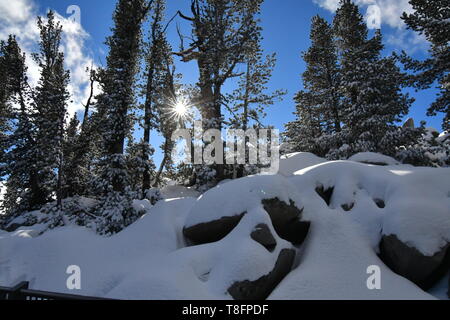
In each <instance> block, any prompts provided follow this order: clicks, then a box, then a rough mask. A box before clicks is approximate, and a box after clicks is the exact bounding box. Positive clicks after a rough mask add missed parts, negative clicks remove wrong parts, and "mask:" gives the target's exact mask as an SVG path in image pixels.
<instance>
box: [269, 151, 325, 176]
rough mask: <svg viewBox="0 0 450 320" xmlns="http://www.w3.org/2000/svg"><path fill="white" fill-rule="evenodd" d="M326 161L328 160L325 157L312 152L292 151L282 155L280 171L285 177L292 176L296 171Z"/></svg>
mask: <svg viewBox="0 0 450 320" xmlns="http://www.w3.org/2000/svg"><path fill="white" fill-rule="evenodd" d="M324 162H326V160H325V159H323V158H319V157H317V156H316V155H314V154H312V153H307V152H297V153H291V154H287V155H284V156H282V157H281V159H280V169H279V171H278V173H279V174H281V175H283V176H285V177H289V176H292V175H293V174H294V172H295V171H298V170H300V169H304V168H308V167H311V166H314V165H316V164H320V163H324Z"/></svg>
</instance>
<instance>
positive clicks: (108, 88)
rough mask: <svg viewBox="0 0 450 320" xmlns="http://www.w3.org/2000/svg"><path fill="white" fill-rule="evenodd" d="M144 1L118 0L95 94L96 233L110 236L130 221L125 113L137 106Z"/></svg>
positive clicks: (133, 214)
mask: <svg viewBox="0 0 450 320" xmlns="http://www.w3.org/2000/svg"><path fill="white" fill-rule="evenodd" d="M146 4H147V3H146V1H144V0H134V1H131V0H119V1H118V3H117V5H116V8H115V11H114V15H113V21H114V26H113V28H112V35H111V36H110V37H109V38H108V39H107V41H106V44H107V45H108V47H109V54H108V57H107V65H106V68H105V69H104V70H101V71H99V81H100V84H101V87H102V94H100V95H99V96H97V113H98V115H97V121H96V124H97V125H98V127H97V129H99V132H101V135H102V136H103V150H102V158H101V164H100V168H99V170H100V171H101V179H100V181H101V183H100V186H99V187H100V189H101V191H102V194H103V195H104V197H103V201H102V203H101V210H100V214H101V215H102V216H103V218H104V221H103V224H102V225H101V226H100V230H99V232H101V233H105V234H110V233H114V232H118V231H120V230H121V229H122V228H123V227H124V226H127V225H129V224H130V223H132V222H134V220H135V219H136V218H137V217H136V212H134V209H133V208H132V205H131V201H132V200H131V194H129V192H130V191H131V190H130V188H129V184H130V181H129V178H130V177H129V175H128V172H127V168H126V155H125V153H124V151H125V150H124V149H125V139H126V138H127V137H128V136H129V132H130V130H131V128H132V126H133V124H132V122H131V121H130V120H131V119H132V117H130V115H129V111H130V110H131V109H132V107H133V106H134V105H135V84H136V75H137V73H138V67H139V56H140V44H141V33H142V31H141V28H142V23H143V20H144V18H145V16H146V14H147V12H148V10H149V7H148V6H147V5H146Z"/></svg>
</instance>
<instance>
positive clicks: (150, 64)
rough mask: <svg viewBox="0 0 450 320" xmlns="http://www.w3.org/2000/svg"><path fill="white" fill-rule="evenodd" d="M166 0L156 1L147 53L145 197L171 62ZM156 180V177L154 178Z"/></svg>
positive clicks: (143, 183)
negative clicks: (160, 99) (152, 140)
mask: <svg viewBox="0 0 450 320" xmlns="http://www.w3.org/2000/svg"><path fill="white" fill-rule="evenodd" d="M165 4H166V1H165V0H156V1H155V2H154V4H153V6H152V18H151V19H152V20H151V21H152V22H151V26H150V36H149V41H148V43H147V52H146V83H145V86H144V94H145V103H144V106H143V108H144V119H143V123H142V127H143V129H144V137H143V140H142V142H141V149H142V158H141V162H142V166H143V174H142V194H143V196H145V194H146V193H147V191H148V190H149V189H150V188H151V186H152V181H151V180H152V175H151V171H152V169H154V164H153V161H152V160H151V155H152V154H153V153H154V149H153V148H151V145H150V135H151V130H152V129H155V128H157V127H158V123H157V122H158V120H157V118H158V115H157V111H156V106H155V104H156V103H157V100H158V96H159V94H160V91H161V87H162V83H163V82H164V74H165V72H166V69H167V64H170V63H171V51H172V49H171V47H170V45H169V43H168V42H167V39H166V34H165V28H163V26H162V23H163V21H164V13H165V7H166V6H165ZM153 178H154V177H153Z"/></svg>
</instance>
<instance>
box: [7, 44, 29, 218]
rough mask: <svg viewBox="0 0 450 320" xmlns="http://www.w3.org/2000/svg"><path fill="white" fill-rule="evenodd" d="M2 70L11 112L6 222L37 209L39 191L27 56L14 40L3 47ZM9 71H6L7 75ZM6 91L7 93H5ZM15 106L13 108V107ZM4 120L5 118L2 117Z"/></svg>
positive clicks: (8, 140) (9, 112)
mask: <svg viewBox="0 0 450 320" xmlns="http://www.w3.org/2000/svg"><path fill="white" fill-rule="evenodd" d="M0 69H1V70H2V73H1V76H2V83H3V85H2V88H1V89H0V91H1V92H2V96H3V97H5V96H4V94H5V93H6V92H7V98H6V99H5V98H3V99H2V106H1V107H2V110H7V111H8V118H6V120H8V124H9V125H10V128H9V129H10V134H9V135H8V136H7V137H6V141H4V142H5V145H6V146H7V147H5V149H3V152H4V154H3V157H2V162H3V168H4V172H5V173H6V174H7V175H8V180H7V182H6V193H5V196H4V201H3V203H2V207H3V209H4V211H5V213H6V219H5V220H6V222H8V221H10V220H11V219H13V218H15V217H16V216H18V215H20V214H21V213H23V212H25V211H30V210H32V209H36V207H35V204H34V203H33V201H32V191H33V190H36V188H37V172H36V169H35V167H36V163H35V161H36V159H35V158H34V156H33V152H32V150H33V146H34V145H35V139H34V134H35V130H34V129H35V128H34V126H33V123H32V113H31V110H30V109H31V106H30V98H31V96H32V93H31V91H30V88H29V85H28V78H27V67H26V59H25V54H23V53H22V50H21V49H20V47H19V45H18V43H17V41H16V39H15V37H13V36H10V37H9V39H8V41H7V43H2V44H1V54H0ZM5 71H6V72H5ZM5 89H7V90H5ZM13 105H14V107H13ZM3 119H4V118H3Z"/></svg>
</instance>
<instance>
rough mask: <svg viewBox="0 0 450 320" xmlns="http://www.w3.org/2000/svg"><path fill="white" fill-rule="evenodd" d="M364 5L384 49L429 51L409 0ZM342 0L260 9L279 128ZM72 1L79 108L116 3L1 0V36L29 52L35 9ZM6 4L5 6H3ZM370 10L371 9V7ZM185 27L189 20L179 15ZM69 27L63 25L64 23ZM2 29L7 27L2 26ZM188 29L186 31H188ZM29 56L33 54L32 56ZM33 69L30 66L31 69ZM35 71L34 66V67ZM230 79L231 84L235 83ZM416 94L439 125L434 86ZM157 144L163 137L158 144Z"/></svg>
mask: <svg viewBox="0 0 450 320" xmlns="http://www.w3.org/2000/svg"><path fill="white" fill-rule="evenodd" d="M356 1H357V2H358V3H359V4H360V5H361V11H362V13H363V14H366V12H369V13H370V12H372V13H373V12H374V11H373V9H374V8H373V7H374V6H375V9H377V10H378V11H377V10H375V18H377V19H378V20H377V23H379V24H380V26H381V29H382V32H383V35H384V38H385V44H386V50H385V51H386V53H387V54H388V53H390V52H392V51H399V50H402V49H403V50H406V51H407V52H408V53H410V54H411V55H413V56H414V57H416V58H419V59H420V58H424V57H425V56H426V49H427V43H426V41H425V40H424V39H423V38H421V37H418V36H417V35H416V34H414V33H412V32H410V31H407V30H406V29H405V27H404V25H403V23H402V21H401V20H400V19H399V16H400V15H401V14H402V12H403V11H404V10H410V8H409V6H408V1H407V0H395V1H394V0H356ZM167 2H168V12H167V17H168V18H170V17H172V16H173V15H174V13H175V12H176V11H177V10H178V9H181V10H182V11H184V12H188V10H189V2H190V1H189V0H168V1H167ZM337 2H338V0H266V1H265V3H264V5H263V8H262V15H261V20H262V26H263V29H264V31H263V36H264V41H263V48H264V50H265V51H266V52H267V53H271V52H276V53H277V57H278V63H277V66H276V69H275V72H274V74H273V78H272V81H271V83H270V85H269V86H270V89H273V90H274V89H286V90H287V91H288V95H287V96H286V97H285V99H284V101H283V102H281V103H278V104H276V105H275V106H273V107H271V109H270V110H268V117H267V118H266V120H265V123H266V124H271V125H274V126H275V127H277V128H279V129H280V130H282V129H283V125H284V124H285V123H286V122H288V121H291V120H293V118H294V116H293V114H292V112H293V111H294V109H295V105H294V102H293V100H292V98H293V96H294V95H295V93H296V92H297V91H299V90H300V89H302V83H301V78H300V76H301V73H302V72H303V71H304V70H305V65H304V63H303V61H302V59H301V57H300V55H301V52H302V51H305V50H307V48H308V47H309V45H310V41H309V30H310V21H311V18H312V17H313V16H314V15H317V14H319V15H321V16H323V17H325V18H326V19H327V20H328V21H331V20H332V17H333V11H334V10H335V8H336V3H337ZM70 5H77V6H79V7H80V9H81V28H77V27H76V26H75V27H74V26H73V25H71V24H70V23H68V24H67V28H65V30H66V29H67V30H69V31H70V32H69V37H68V39H66V42H67V43H66V44H65V54H66V56H68V59H69V62H70V63H71V66H70V68H71V69H74V70H75V71H72V77H73V79H74V82H75V84H74V88H73V92H74V99H73V100H74V103H73V105H72V106H71V111H72V112H73V111H75V110H77V109H78V108H79V107H80V102H82V101H83V99H84V96H85V95H86V88H85V86H86V76H85V75H84V74H83V72H82V71H83V70H84V68H85V66H86V65H90V64H92V63H94V64H96V65H102V64H104V62H105V54H106V50H107V49H106V47H105V45H104V41H105V38H106V36H108V35H109V34H110V27H111V15H112V12H113V9H114V6H115V1H112V0H95V1H94V0H13V1H11V0H0V37H1V38H3V37H5V35H6V33H9V32H16V33H19V36H21V37H20V38H21V39H22V42H23V43H24V46H25V49H26V51H27V50H28V51H32V49H31V48H32V42H33V40H36V38H37V36H38V35H37V34H36V31H35V30H32V29H33V19H34V16H35V15H36V14H45V12H46V10H48V9H49V8H51V9H53V10H56V11H57V12H58V13H59V14H60V15H61V19H64V18H68V17H69V16H70V15H71V14H70V13H67V12H66V11H67V8H68V7H69V6H70ZM2 9H3V10H2ZM368 10H369V11H368ZM176 21H178V22H179V23H180V24H181V27H182V28H183V29H184V28H185V27H188V25H187V24H185V23H183V22H182V21H181V20H176ZM64 26H65V25H64ZM2 29H3V30H2ZM186 33H188V31H186ZM168 37H169V40H170V41H171V43H172V45H173V47H174V48H178V45H179V40H178V36H177V33H176V28H175V23H174V24H172V26H171V28H170V29H169V34H168ZM29 60H31V59H29ZM177 68H178V71H179V72H180V73H183V76H184V79H183V82H184V83H186V84H189V83H191V84H193V83H195V82H196V81H197V70H196V65H195V63H189V64H185V63H181V62H178V67H177ZM34 69H35V68H33V67H32V68H31V72H33V70H34ZM34 73H36V70H35V71H34ZM231 87H232V86H231V84H229V85H228V88H231ZM407 91H408V92H410V93H411V95H412V96H413V97H414V98H415V99H416V102H415V103H414V105H413V107H412V108H411V112H410V116H412V117H413V118H414V119H415V120H416V123H419V121H421V120H426V121H427V124H428V126H432V127H435V128H440V127H441V122H442V120H441V119H442V118H441V117H433V118H427V117H426V109H427V107H428V106H429V104H430V103H431V102H432V101H433V100H434V98H435V93H436V91H435V89H431V90H427V91H422V92H418V93H416V92H415V91H414V90H407ZM158 146H159V139H157V140H156V143H155V147H158Z"/></svg>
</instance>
